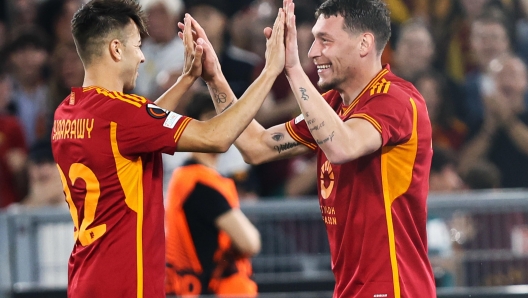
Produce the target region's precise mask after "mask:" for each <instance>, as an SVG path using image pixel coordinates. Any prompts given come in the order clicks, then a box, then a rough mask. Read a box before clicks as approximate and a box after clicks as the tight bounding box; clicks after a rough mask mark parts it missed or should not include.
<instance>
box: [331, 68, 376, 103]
mask: <svg viewBox="0 0 528 298" xmlns="http://www.w3.org/2000/svg"><path fill="white" fill-rule="evenodd" d="M381 69H382V66H381V61H379V62H377V63H371V64H367V65H365V66H364V67H359V68H357V69H356V71H355V74H354V75H353V76H350V78H351V80H350V81H349V82H347V83H346V84H343V85H344V87H343V88H342V89H341V90H338V91H339V93H340V95H341V98H342V99H343V104H344V105H346V106H348V105H350V104H351V103H352V102H353V101H354V99H356V97H358V95H359V94H360V93H361V91H363V89H364V88H365V86H367V85H368V84H369V83H370V81H372V79H374V77H375V76H376V75H377V74H378V73H379V72H380V71H381Z"/></svg>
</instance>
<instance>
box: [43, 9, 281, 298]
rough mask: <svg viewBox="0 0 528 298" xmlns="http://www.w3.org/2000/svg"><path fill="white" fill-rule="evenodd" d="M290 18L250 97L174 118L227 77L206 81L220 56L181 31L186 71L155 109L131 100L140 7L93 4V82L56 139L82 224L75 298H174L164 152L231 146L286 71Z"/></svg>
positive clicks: (84, 36) (72, 278) (89, 55)
mask: <svg viewBox="0 0 528 298" xmlns="http://www.w3.org/2000/svg"><path fill="white" fill-rule="evenodd" d="M189 17H190V16H187V17H186V19H185V22H186V23H188V22H189ZM284 17H285V16H284V12H279V14H278V16H277V21H276V23H275V27H274V28H275V30H277V31H276V34H274V35H273V37H271V38H270V39H268V42H267V54H266V59H267V61H268V64H267V66H266V68H265V69H264V70H263V72H262V73H261V75H260V76H259V78H258V79H257V80H256V81H255V82H254V83H253V84H252V86H251V87H250V88H249V89H248V90H247V92H246V94H245V95H244V96H243V97H242V98H243V99H242V100H240V101H239V102H237V103H236V104H233V105H232V107H231V108H230V109H229V110H227V111H225V113H223V114H222V115H220V116H217V117H214V118H213V119H210V120H208V121H198V120H193V119H191V118H188V117H185V116H182V115H178V114H176V113H174V112H170V110H171V109H174V108H175V106H176V104H177V101H178V99H179V98H180V96H181V95H182V94H183V93H184V92H185V91H186V90H187V89H188V88H189V87H190V86H191V85H192V84H193V82H194V81H195V80H196V79H197V78H198V77H199V76H200V75H202V77H204V78H205V79H206V82H207V83H208V84H209V86H211V87H212V88H214V86H215V84H216V80H218V79H219V78H220V77H221V74H216V75H215V76H206V75H204V74H203V73H202V64H201V61H202V57H204V59H205V58H207V57H208V56H210V55H214V52H212V54H211V51H212V49H211V48H209V47H208V45H206V44H204V43H203V41H202V40H198V41H197V44H196V45H194V43H193V38H192V32H191V28H190V25H189V26H188V28H186V29H187V30H185V31H184V32H183V33H182V37H183V39H184V45H185V63H184V70H183V73H182V75H181V76H180V77H179V79H178V80H177V82H176V83H175V84H174V85H173V86H172V87H171V88H170V89H169V90H168V91H167V92H166V93H164V94H163V95H162V96H161V97H160V98H158V99H157V100H156V102H152V101H150V100H148V99H146V98H143V97H140V96H137V95H133V94H126V93H123V92H124V91H125V90H131V89H132V88H133V87H134V85H135V81H136V77H137V70H138V66H139V64H140V63H141V62H143V60H144V57H143V54H142V52H141V48H140V46H141V34H142V33H145V32H146V28H145V26H144V19H143V13H142V11H141V8H140V6H139V5H138V4H137V3H136V2H135V1H134V0H93V1H90V2H88V3H87V4H86V5H84V6H83V7H81V8H80V9H79V10H78V11H77V12H76V13H75V15H74V18H73V20H72V33H73V37H74V40H75V43H76V47H77V51H78V53H79V56H80V58H81V60H82V62H83V65H84V69H85V77H84V82H83V86H82V87H74V88H72V91H71V94H70V95H69V96H68V97H67V98H66V99H65V100H64V101H63V102H62V103H61V104H60V105H59V107H58V108H57V110H56V112H55V117H54V127H53V133H52V136H51V139H52V147H53V155H54V158H55V161H56V162H57V164H58V169H59V172H60V176H61V179H62V184H63V188H64V192H65V194H66V201H67V203H68V205H69V209H70V213H71V216H72V219H73V223H74V226H75V228H74V238H75V245H74V247H73V251H72V254H71V256H70V260H69V268H68V296H69V297H89V298H95V297H149V298H150V297H165V283H164V280H165V235H164V220H163V219H164V209H163V198H162V162H161V153H162V152H164V153H173V152H175V151H176V150H178V151H209V152H223V151H225V150H227V149H228V148H229V146H230V145H231V143H232V142H234V140H235V139H236V138H237V137H238V135H239V134H240V133H241V132H242V131H243V129H244V128H245V127H246V126H247V124H248V123H249V122H250V121H251V119H252V118H253V117H254V115H255V113H256V112H257V110H258V108H259V107H260V105H261V104H262V102H263V100H264V97H265V95H266V93H267V92H269V90H270V88H271V86H272V83H273V81H274V79H275V78H276V77H277V75H278V74H279V73H280V72H281V71H282V69H283V66H284V42H283V39H284V34H283V32H284ZM208 61H209V60H208Z"/></svg>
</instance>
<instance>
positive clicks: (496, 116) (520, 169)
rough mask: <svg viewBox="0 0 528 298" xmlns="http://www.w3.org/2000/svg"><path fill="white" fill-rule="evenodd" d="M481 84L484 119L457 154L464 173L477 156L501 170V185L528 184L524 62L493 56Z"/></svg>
mask: <svg viewBox="0 0 528 298" xmlns="http://www.w3.org/2000/svg"><path fill="white" fill-rule="evenodd" d="M488 69H489V71H488V74H487V77H486V78H487V80H486V82H485V84H484V85H483V88H484V92H483V105H484V107H483V108H484V115H485V117H484V123H483V124H482V125H481V126H480V127H479V129H478V131H477V133H476V135H475V136H474V137H473V138H472V139H471V140H469V141H468V143H467V144H466V146H465V148H464V149H463V151H462V152H461V155H460V161H461V163H460V165H459V169H460V172H461V173H462V174H463V175H465V174H466V172H467V171H468V170H469V169H471V168H472V166H473V165H474V164H476V163H477V162H479V161H480V160H489V161H490V162H492V163H493V164H495V166H497V167H498V168H499V170H500V176H501V182H500V185H501V186H502V187H508V188H511V187H528V175H523V174H521V173H524V172H525V170H526V168H528V111H527V109H526V101H525V96H526V93H527V90H528V81H527V80H528V76H527V73H526V65H525V64H524V62H523V61H522V60H521V59H520V58H519V57H518V56H514V55H506V56H503V57H501V58H498V59H495V60H493V61H492V62H491V63H490V65H489V68H488Z"/></svg>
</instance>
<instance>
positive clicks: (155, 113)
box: [147, 103, 170, 119]
mask: <svg viewBox="0 0 528 298" xmlns="http://www.w3.org/2000/svg"><path fill="white" fill-rule="evenodd" d="M147 113H148V114H149V115H150V117H152V118H154V119H163V118H165V117H167V115H169V113H170V111H167V110H165V109H163V108H160V107H158V106H157V105H155V104H151V103H149V104H147Z"/></svg>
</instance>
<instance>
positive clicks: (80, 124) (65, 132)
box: [52, 118, 95, 140]
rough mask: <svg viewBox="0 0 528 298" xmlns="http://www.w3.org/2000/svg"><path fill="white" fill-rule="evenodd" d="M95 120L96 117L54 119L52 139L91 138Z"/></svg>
mask: <svg viewBox="0 0 528 298" xmlns="http://www.w3.org/2000/svg"><path fill="white" fill-rule="evenodd" d="M94 121H95V120H94V118H91V119H73V120H71V119H61V120H54V121H53V136H52V139H53V140H63V139H84V138H88V139H90V138H91V137H92V130H93V127H94Z"/></svg>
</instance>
